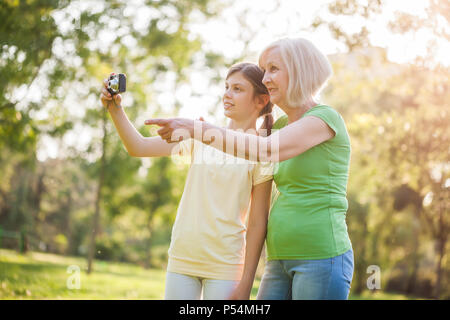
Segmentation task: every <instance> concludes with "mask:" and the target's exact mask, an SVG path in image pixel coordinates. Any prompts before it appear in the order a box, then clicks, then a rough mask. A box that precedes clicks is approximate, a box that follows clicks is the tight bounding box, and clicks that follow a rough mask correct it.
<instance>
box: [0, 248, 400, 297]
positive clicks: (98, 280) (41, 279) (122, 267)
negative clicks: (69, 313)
mask: <svg viewBox="0 0 450 320" xmlns="http://www.w3.org/2000/svg"><path fill="white" fill-rule="evenodd" d="M70 266H73V267H72V268H74V269H79V270H81V272H80V273H79V276H80V277H79V279H80V282H79V284H80V288H79V289H76V288H75V289H69V288H68V284H69V287H70V285H76V284H77V283H76V282H74V281H70V280H71V279H73V278H74V276H75V273H72V272H70V268H69V267H70ZM86 266H87V263H86V259H84V258H79V257H65V256H60V255H55V254H49V253H40V252H28V253H27V254H25V255H21V254H19V253H17V252H16V251H12V250H4V249H0V299H79V300H85V299H87V300H97V299H117V300H118V299H163V297H164V280H165V270H161V269H144V268H142V267H140V266H137V265H133V264H128V263H116V262H104V261H96V262H95V263H94V272H93V273H92V274H91V275H87V274H86V272H84V270H85V269H86ZM68 280H69V281H68ZM259 282H260V280H259V279H257V280H256V281H255V283H254V286H253V290H252V295H251V299H255V296H256V293H257V291H258V286H259ZM350 299H407V297H405V296H403V295H395V294H387V293H383V292H381V291H378V292H376V293H375V294H371V293H365V294H363V295H361V296H354V295H350Z"/></svg>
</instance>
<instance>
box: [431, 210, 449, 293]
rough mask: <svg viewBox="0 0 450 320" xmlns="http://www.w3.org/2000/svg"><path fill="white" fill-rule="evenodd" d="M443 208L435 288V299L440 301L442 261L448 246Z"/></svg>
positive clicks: (440, 215) (440, 219)
mask: <svg viewBox="0 0 450 320" xmlns="http://www.w3.org/2000/svg"><path fill="white" fill-rule="evenodd" d="M443 211H444V210H443V208H442V206H441V207H440V210H439V235H438V255H439V258H438V263H437V266H436V275H437V279H436V286H435V288H434V297H435V298H436V299H439V297H440V296H441V281H442V259H443V257H444V254H445V246H446V244H447V232H446V231H447V228H446V225H445V224H444V221H443V219H444V217H443Z"/></svg>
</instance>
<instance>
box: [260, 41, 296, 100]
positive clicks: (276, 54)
mask: <svg viewBox="0 0 450 320" xmlns="http://www.w3.org/2000/svg"><path fill="white" fill-rule="evenodd" d="M259 62H260V67H261V68H262V69H263V70H264V78H263V80H262V82H263V83H264V85H265V86H266V87H267V90H269V94H270V101H271V102H272V103H273V104H276V105H277V106H279V107H281V108H283V107H287V106H288V104H287V89H288V85H289V76H288V72H287V68H286V66H285V65H284V63H283V60H282V59H281V55H280V50H279V49H278V48H276V47H275V48H272V49H269V50H267V51H266V52H264V53H263V55H262V56H261V59H260V61H259Z"/></svg>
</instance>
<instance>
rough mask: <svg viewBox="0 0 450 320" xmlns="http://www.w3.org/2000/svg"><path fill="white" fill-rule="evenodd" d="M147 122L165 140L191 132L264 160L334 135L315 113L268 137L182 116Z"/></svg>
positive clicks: (220, 147)
mask: <svg viewBox="0 0 450 320" xmlns="http://www.w3.org/2000/svg"><path fill="white" fill-rule="evenodd" d="M145 124H156V125H158V126H161V127H162V128H161V129H159V130H158V134H159V135H160V136H161V138H162V139H164V140H166V141H172V139H173V138H172V137H173V136H175V134H176V133H178V132H188V133H189V134H190V136H191V137H193V138H194V139H196V140H199V141H201V142H203V143H205V144H209V145H210V146H212V147H214V148H216V149H218V150H221V151H223V152H226V153H228V154H231V155H234V156H235V157H239V158H245V159H249V160H253V161H261V162H280V161H284V160H287V159H290V158H293V157H295V156H297V155H299V154H301V153H303V152H305V151H307V150H309V149H311V148H312V147H314V146H316V145H318V144H320V143H322V142H324V141H326V140H329V139H331V138H333V137H334V135H335V132H334V131H333V130H332V129H331V128H330V127H329V126H328V125H327V124H326V123H325V122H324V121H323V120H322V119H320V118H318V117H315V116H306V117H304V118H301V119H299V120H297V121H294V122H293V123H291V124H289V125H287V126H286V127H284V128H282V129H280V130H278V131H276V132H274V133H273V134H271V135H270V136H268V137H263V136H257V135H255V134H249V133H244V132H239V131H235V130H231V129H225V128H221V127H217V126H214V125H212V124H210V123H208V122H204V121H194V120H190V119H183V118H173V119H150V120H146V121H145Z"/></svg>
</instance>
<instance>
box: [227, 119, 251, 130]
mask: <svg viewBox="0 0 450 320" xmlns="http://www.w3.org/2000/svg"><path fill="white" fill-rule="evenodd" d="M227 129H231V130H244V131H245V132H246V131H247V130H249V129H253V130H256V119H252V118H249V119H244V120H236V119H230V122H229V123H228V126H227Z"/></svg>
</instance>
